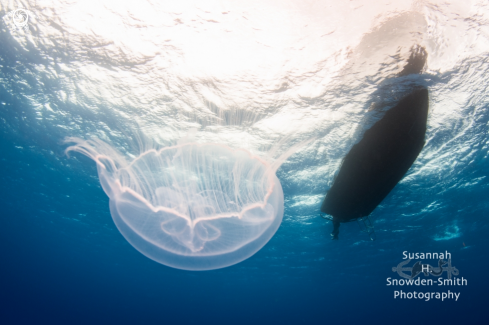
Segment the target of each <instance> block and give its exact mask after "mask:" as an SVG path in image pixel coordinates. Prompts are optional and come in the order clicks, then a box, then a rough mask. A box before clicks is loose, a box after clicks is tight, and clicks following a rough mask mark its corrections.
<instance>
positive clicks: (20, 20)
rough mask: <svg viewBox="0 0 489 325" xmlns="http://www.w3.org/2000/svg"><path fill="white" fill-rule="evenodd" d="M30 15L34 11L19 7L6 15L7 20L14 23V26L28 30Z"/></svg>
mask: <svg viewBox="0 0 489 325" xmlns="http://www.w3.org/2000/svg"><path fill="white" fill-rule="evenodd" d="M29 15H31V16H32V12H30V11H29V10H27V9H23V8H19V9H16V10H13V11H11V12H9V13H8V14H7V15H6V17H7V21H8V22H9V23H10V24H11V25H12V27H13V28H17V29H18V30H25V31H27V30H29V26H28V22H29Z"/></svg>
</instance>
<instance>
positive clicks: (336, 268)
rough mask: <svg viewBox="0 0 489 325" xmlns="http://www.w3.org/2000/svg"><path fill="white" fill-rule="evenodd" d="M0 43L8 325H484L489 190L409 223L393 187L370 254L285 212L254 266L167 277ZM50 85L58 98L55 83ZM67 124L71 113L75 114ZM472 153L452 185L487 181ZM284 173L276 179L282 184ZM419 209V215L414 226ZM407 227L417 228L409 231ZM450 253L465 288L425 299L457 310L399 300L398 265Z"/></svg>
mask: <svg viewBox="0 0 489 325" xmlns="http://www.w3.org/2000/svg"><path fill="white" fill-rule="evenodd" d="M1 40H2V42H3V43H1V44H2V45H5V44H6V42H9V46H5V47H0V60H1V63H2V64H1V67H0V69H1V72H2V76H6V77H5V78H6V79H3V80H2V82H1V83H0V137H1V138H0V200H1V210H0V211H1V212H0V261H1V262H0V324H199V325H203V324H326V323H334V324H352V323H359V322H364V323H367V324H384V323H388V322H389V323H392V324H428V323H436V324H441V323H444V322H445V323H450V324H452V323H462V324H482V323H485V322H486V321H487V305H488V302H489V299H488V295H487V291H488V290H489V283H488V279H487V275H486V274H487V273H488V270H489V262H488V247H489V246H488V238H487V234H488V231H489V227H488V222H487V220H488V217H489V208H488V204H487V197H488V194H489V181H488V180H487V179H484V180H483V181H481V182H479V183H477V184H476V185H474V186H467V187H465V188H464V189H463V191H462V190H460V189H456V190H447V191H445V192H443V193H436V195H438V196H437V199H438V200H440V201H443V202H448V203H446V204H445V206H444V207H443V208H442V209H438V210H437V212H436V213H430V214H429V215H419V214H418V215H416V216H413V217H401V215H408V214H409V211H404V210H403V211H401V210H400V209H396V208H395V205H396V203H397V201H395V200H401V201H402V199H403V198H402V197H401V198H399V196H396V195H395V194H396V193H399V191H403V190H406V189H405V187H404V188H403V186H406V185H402V184H399V185H398V186H397V187H396V189H394V191H393V193H392V195H390V196H389V197H387V198H386V200H385V201H386V206H385V207H379V209H378V211H376V212H375V213H376V218H377V219H378V220H379V221H378V222H376V228H377V238H378V239H377V241H375V242H370V241H368V240H367V239H366V236H365V235H364V234H362V233H360V232H359V231H358V227H356V225H355V224H351V225H350V224H349V225H342V229H341V234H340V240H339V241H335V242H333V241H331V240H330V239H329V232H330V231H331V224H330V223H328V222H326V221H324V220H323V219H321V218H320V217H319V216H317V218H313V219H312V221H311V222H310V223H296V222H294V220H295V219H296V218H298V217H300V216H304V215H315V214H316V213H317V210H318V208H319V206H318V207H300V206H299V207H293V208H292V207H288V206H286V208H285V213H286V215H285V218H284V221H283V223H282V225H281V227H280V228H279V230H278V232H277V234H276V235H275V236H274V237H273V238H272V240H271V241H270V242H269V243H268V244H267V245H266V246H265V247H264V248H263V249H262V250H260V251H259V252H258V253H257V254H256V255H255V256H253V257H251V258H250V259H248V260H246V261H244V262H242V263H239V264H237V265H235V266H232V267H228V268H225V269H221V270H215V271H206V272H188V271H181V270H176V269H172V268H169V267H166V266H163V265H160V264H157V263H155V262H153V261H152V260H149V259H148V258H146V257H144V256H143V255H141V254H140V253H139V252H137V251H136V250H135V249H134V248H132V246H130V244H129V243H127V242H126V241H125V239H124V238H123V237H122V235H120V233H119V232H118V230H117V229H116V227H115V225H114V224H113V222H112V220H111V216H110V213H109V207H108V198H107V197H106V195H105V193H104V192H103V191H102V189H101V188H100V186H99V183H98V179H97V177H96V169H95V166H94V163H93V162H92V161H90V160H89V159H88V158H85V157H82V156H81V155H76V154H74V155H73V156H74V157H72V158H68V157H66V156H65V155H64V154H63V149H64V147H63V145H62V144H61V141H62V139H63V138H64V137H65V136H69V135H72V134H69V133H66V134H64V133H60V132H61V131H59V130H53V129H49V128H48V127H47V125H48V124H49V123H44V121H43V120H38V119H37V118H36V114H35V112H34V110H33V108H32V107H30V106H29V104H28V103H26V102H24V101H23V100H21V96H19V93H20V92H22V91H23V88H22V86H21V85H15V80H14V76H15V74H16V73H19V71H20V72H22V68H19V65H20V66H21V67H24V66H25V67H27V66H28V65H27V62H30V61H29V60H31V61H33V60H39V59H38V58H37V59H36V58H32V57H30V54H29V53H24V52H22V51H21V50H19V49H18V48H16V47H15V44H14V43H12V40H11V39H10V38H9V37H8V35H5V34H3V35H2V37H1ZM19 62H20V63H19ZM14 65H16V70H15V71H14V70H13V69H12V67H13V66H14ZM26 78H27V77H26ZM6 84H8V87H7V86H6ZM44 85H45V87H46V89H48V88H49V87H52V88H53V89H56V87H57V86H56V84H50V82H49V81H44ZM7 89H16V92H14V93H12V92H9V91H7ZM65 109H66V110H70V109H71V108H69V107H66V108H65ZM487 111H489V107H484V108H483V109H479V112H482V113H481V116H479V117H478V119H477V121H476V122H477V123H478V124H480V125H487V121H488V118H489V116H488V115H487V114H486V113H484V112H487ZM71 112H72V114H73V116H75V115H76V109H75V108H72V111H71ZM79 118H80V119H81V120H86V121H89V120H90V117H83V116H79ZM59 122H60V123H62V121H59ZM105 122H106V123H109V122H110V121H105ZM86 123H89V122H86ZM486 131H487V128H486ZM474 136H476V135H474ZM478 150H480V155H479V156H478V157H476V160H475V161H473V162H472V164H471V165H470V166H469V167H468V168H465V169H463V173H460V174H459V175H458V177H459V178H460V181H461V182H463V181H464V180H465V178H467V180H470V179H475V178H477V177H484V176H486V175H487V170H488V167H489V162H488V161H487V158H486V156H487V148H486V147H484V143H482V142H481V144H480V148H478ZM284 168H287V166H284ZM288 168H290V165H289V167H288ZM457 168H458V167H457ZM283 173H285V171H284V169H281V170H279V172H278V177H279V179H280V178H281V175H283ZM469 176H470V177H469ZM436 182H437V180H436V179H423V180H421V181H420V183H421V185H420V187H422V188H426V189H429V186H424V185H426V184H428V185H429V184H436ZM425 183H426V184H425ZM423 184H424V185H423ZM311 186H312V184H311ZM423 186H424V187H423ZM283 187H284V189H285V193H284V194H285V199H286V200H287V199H288V198H290V197H291V193H295V194H297V193H300V192H301V190H302V189H296V188H292V187H291V186H290V184H287V183H283ZM396 191H397V192H396ZM410 193H411V196H410V200H412V201H413V202H425V201H423V200H427V199H429V198H430V196H433V195H435V194H434V193H430V192H426V191H424V190H412V191H411V192H410ZM419 206H423V204H421V203H420V205H419ZM419 206H413V207H412V209H413V211H412V212H413V214H414V213H415V212H418V211H419ZM452 222H456V225H457V226H458V227H459V229H460V233H461V234H462V235H461V236H460V237H456V238H453V239H450V240H442V241H434V240H433V237H434V236H435V235H436V234H437V233H439V230H440V228H439V227H440V225H442V226H446V225H450V224H451V223H452ZM413 225H416V227H418V228H416V227H414V228H409V226H413ZM392 229H401V230H402V231H401V232H391V231H390V230H392ZM464 244H465V246H464ZM446 250H448V251H449V252H451V254H452V259H453V265H454V266H456V267H457V268H458V269H459V271H460V275H459V276H460V277H464V278H466V279H467V280H468V285H467V286H466V287H465V286H464V287H446V288H438V287H432V288H430V287H427V288H421V289H422V290H421V291H439V292H442V291H447V290H451V291H456V292H461V296H460V298H459V301H457V302H455V301H453V300H447V301H444V302H441V301H437V300H432V301H428V302H426V301H423V300H399V299H394V298H393V291H394V290H399V289H401V290H404V291H419V288H418V287H412V288H410V287H402V288H399V287H397V288H393V287H387V286H386V278H387V277H397V276H396V274H394V273H393V272H392V271H391V268H392V267H393V266H396V265H397V264H398V263H399V262H401V261H402V252H403V251H410V252H444V251H446ZM435 262H436V261H431V263H432V265H435Z"/></svg>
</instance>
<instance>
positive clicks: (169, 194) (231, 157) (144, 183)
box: [66, 138, 284, 270]
mask: <svg viewBox="0 0 489 325" xmlns="http://www.w3.org/2000/svg"><path fill="white" fill-rule="evenodd" d="M66 141H67V142H72V143H75V145H73V146H70V147H69V148H67V149H66V151H67V152H69V151H78V152H80V153H82V154H85V155H86V156H88V157H90V158H92V159H93V160H94V161H95V162H96V163H97V169H98V174H99V178H100V183H101V184H102V187H103V189H104V191H105V192H106V193H107V195H108V196H109V198H110V212H111V214H112V218H113V219H114V222H115V224H116V225H117V227H118V228H119V230H120V232H121V233H122V234H123V235H124V237H125V238H126V239H127V240H128V241H129V242H130V243H131V244H132V245H133V246H134V247H135V248H136V249H137V250H139V251H140V252H141V253H143V254H144V255H146V256H147V257H149V258H151V259H153V260H155V261H157V262H159V263H162V264H165V265H168V266H171V267H174V268H179V269H185V270H210V269H217V268H221V267H225V266H229V265H232V264H236V263H238V262H240V261H242V260H244V259H246V258H248V257H250V256H251V255H253V254H254V253H256V252H257V251H258V250H259V249H260V248H262V247H263V246H264V245H265V244H266V243H267V242H268V241H269V240H270V238H271V237H272V236H273V235H274V234H275V232H276V231H277V229H278V227H279V225H280V223H281V221H282V217H283V212H284V198H283V192H282V186H281V185H280V181H279V180H278V179H277V177H276V175H275V171H276V169H277V168H278V166H279V165H280V163H275V164H273V163H270V162H269V161H267V160H266V159H263V158H260V157H258V156H255V155H252V154H251V153H250V152H248V151H246V150H242V149H232V148H230V147H228V146H226V145H221V144H197V143H183V144H178V145H176V146H172V147H166V148H163V149H160V150H155V149H151V150H147V151H146V152H144V153H142V154H140V155H139V156H138V157H137V158H135V159H134V160H132V161H130V162H128V161H126V159H125V158H124V157H123V156H122V155H121V154H120V153H118V152H117V151H116V150H114V149H113V148H112V147H111V146H109V145H108V144H106V143H105V142H103V141H100V140H98V139H93V140H88V141H85V140H82V139H78V138H68V139H67V140H66ZM283 157H284V156H283ZM282 161H283V159H282Z"/></svg>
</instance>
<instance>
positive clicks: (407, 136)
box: [321, 88, 429, 222]
mask: <svg viewBox="0 0 489 325" xmlns="http://www.w3.org/2000/svg"><path fill="white" fill-rule="evenodd" d="M428 101H429V100H428V90H427V89H424V88H421V89H418V90H415V91H413V92H412V93H411V94H409V95H408V96H406V97H404V98H403V99H402V100H401V101H400V102H399V103H398V104H397V105H396V106H395V107H393V108H391V109H390V110H389V111H387V113H386V114H385V115H384V117H383V118H382V119H381V120H379V121H378V122H377V123H375V124H374V125H373V126H372V127H371V128H370V129H369V130H367V131H366V132H365V134H364V136H363V138H362V140H361V141H360V142H358V143H357V144H355V145H354V146H353V147H352V149H351V150H350V152H349V153H348V154H347V155H346V157H345V158H344V160H343V163H342V165H341V168H340V171H339V173H338V175H337V177H336V178H335V180H334V183H333V186H332V187H331V189H330V190H329V191H328V193H327V195H326V198H325V199H324V201H323V204H322V205H321V211H322V212H324V213H326V214H329V215H331V216H333V219H334V220H335V221H337V222H348V221H351V220H354V219H357V218H360V217H365V216H368V215H369V214H370V213H372V211H373V210H374V209H375V208H376V207H377V206H378V205H379V204H380V202H382V200H383V199H384V198H385V197H386V196H387V195H388V194H389V192H390V191H391V190H392V189H393V188H394V187H395V186H396V184H397V183H398V182H399V181H400V180H401V179H402V178H403V176H404V175H405V174H406V172H407V171H408V170H409V168H410V167H411V165H412V164H413V163H414V161H415V160H416V158H417V157H418V155H419V153H420V152H421V149H422V148H423V146H424V138H425V133H426V121H427V118H428Z"/></svg>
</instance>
